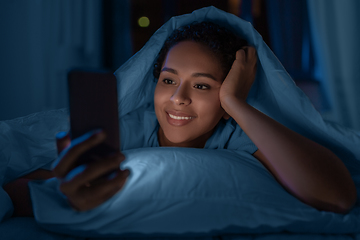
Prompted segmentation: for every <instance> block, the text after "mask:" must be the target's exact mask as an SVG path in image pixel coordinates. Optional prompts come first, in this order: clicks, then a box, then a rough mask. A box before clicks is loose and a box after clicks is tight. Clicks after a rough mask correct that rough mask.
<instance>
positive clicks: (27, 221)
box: [0, 217, 360, 240]
mask: <svg viewBox="0 0 360 240" xmlns="http://www.w3.org/2000/svg"><path fill="white" fill-rule="evenodd" d="M0 239H1V240H18V239H19V240H24V239H26V240H85V239H89V238H81V237H74V236H70V235H66V234H59V233H52V232H49V231H46V230H44V229H42V228H40V227H39V226H38V225H37V223H36V221H35V219H33V218H25V217H24V218H21V217H20V218H10V219H8V220H6V221H5V222H3V223H1V224H0ZM91 239H92V240H101V239H102V238H91ZM112 239H114V240H145V239H151V240H180V239H184V240H360V234H307V233H302V234H296V233H288V232H283V233H268V234H264V233H263V234H243V235H219V236H204V237H195V238H194V237H188V238H184V237H176V236H173V237H153V238H149V237H138V238H126V237H123V238H112Z"/></svg>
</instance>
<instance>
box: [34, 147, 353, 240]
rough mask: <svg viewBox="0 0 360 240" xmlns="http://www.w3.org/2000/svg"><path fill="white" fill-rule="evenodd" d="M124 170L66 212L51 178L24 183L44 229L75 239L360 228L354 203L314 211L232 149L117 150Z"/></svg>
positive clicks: (251, 160) (262, 169) (262, 167)
mask: <svg viewBox="0 0 360 240" xmlns="http://www.w3.org/2000/svg"><path fill="white" fill-rule="evenodd" d="M124 154H125V156H126V158H127V160H126V161H125V162H123V163H122V167H124V168H129V169H130V170H131V175H130V176H129V179H128V181H127V183H126V184H125V186H124V188H123V189H122V190H121V191H120V192H118V193H117V194H116V195H115V196H114V197H112V198H111V199H110V200H108V201H107V202H105V203H103V204H102V205H100V206H99V207H97V208H95V209H92V210H89V211H86V212H76V211H74V210H72V209H71V208H70V207H69V205H68V204H67V202H66V199H65V198H64V197H63V196H62V194H61V193H60V192H59V190H58V187H57V186H58V181H57V180H56V179H50V180H47V181H39V182H31V183H30V190H31V197H32V201H33V207H34V214H35V218H36V220H37V221H38V223H39V224H40V225H41V226H43V227H44V228H46V229H48V230H51V231H55V232H59V233H67V234H73V235H76V236H82V237H100V236H101V237H114V236H143V235H144V234H146V236H151V235H154V236H169V235H177V236H179V235H180V236H181V235H184V236H185V235H186V236H199V235H217V234H221V233H269V232H280V231H290V232H321V233H351V232H356V231H358V229H360V223H359V220H358V216H359V210H360V209H359V208H357V209H354V210H353V213H350V214H348V215H347V216H346V217H344V216H343V215H341V214H335V213H330V212H321V211H318V210H316V209H314V208H312V207H310V206H308V205H306V204H304V203H302V202H300V201H299V200H298V199H296V198H295V197H294V196H292V195H291V194H289V193H288V192H287V191H286V190H284V189H283V188H282V186H280V185H279V184H278V183H277V181H276V180H275V179H274V178H273V176H272V175H271V174H270V173H269V172H268V171H267V170H266V168H265V167H264V166H263V165H262V164H261V163H260V162H259V161H258V160H256V159H255V158H254V157H253V156H252V155H250V154H246V153H242V152H236V151H231V150H208V149H193V148H142V149H134V150H127V151H124Z"/></svg>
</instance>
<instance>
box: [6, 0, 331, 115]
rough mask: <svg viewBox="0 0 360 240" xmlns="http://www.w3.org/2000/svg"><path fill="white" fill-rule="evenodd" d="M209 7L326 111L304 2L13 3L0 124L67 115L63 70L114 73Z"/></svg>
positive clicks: (118, 0)
mask: <svg viewBox="0 0 360 240" xmlns="http://www.w3.org/2000/svg"><path fill="white" fill-rule="evenodd" d="M211 5H212V6H215V7H217V8H219V9H222V10H224V11H227V12H231V13H233V14H235V15H237V16H239V17H241V18H243V19H245V20H247V21H249V22H251V23H252V24H253V25H254V27H255V28H256V29H257V30H258V31H259V32H260V34H261V35H262V36H263V38H264V40H265V42H266V43H267V44H268V45H269V47H270V48H271V49H272V50H273V51H274V53H275V54H276V55H277V57H278V58H279V60H280V61H281V62H282V63H283V64H284V66H285V68H286V69H287V70H288V72H289V73H290V75H291V76H292V77H293V78H294V80H295V81H296V83H297V84H298V85H299V86H300V87H301V88H302V89H303V90H304V91H305V92H306V93H307V94H308V96H309V97H310V99H311V100H312V102H313V103H314V105H315V107H316V108H317V109H318V110H319V111H324V110H326V109H327V108H329V103H328V101H327V100H326V98H325V95H326V94H322V92H321V90H320V88H319V82H318V81H317V80H316V78H315V77H314V57H313V52H312V44H311V40H310V39H311V35H310V31H309V21H308V16H307V5H306V1H301V0H299V1H286V0H268V1H266V0H196V1H195V0H174V1H169V0H151V1H149V0H104V1H101V0H76V1H69V0H54V1H46V0H34V1H27V0H13V1H1V2H0V18H1V21H0V31H1V35H2V37H1V40H0V43H1V44H0V46H1V48H0V50H1V54H0V66H1V71H0V120H5V119H12V118H16V117H20V116H24V115H27V114H31V113H33V112H38V111H43V110H49V109H58V108H63V107H67V89H66V74H67V71H68V70H69V69H71V68H74V67H82V68H96V69H107V70H109V71H115V70H116V69H117V68H118V67H119V66H121V64H123V63H124V62H125V61H126V60H127V59H128V58H130V57H131V56H132V55H133V54H134V53H136V52H137V51H138V50H139V49H141V47H142V46H143V45H144V44H145V43H146V41H147V40H148V39H149V38H150V36H151V35H152V34H153V33H154V32H155V31H156V30H157V29H158V28H159V27H160V26H161V25H163V24H164V23H165V22H166V21H167V20H169V19H170V18H171V17H172V16H176V15H181V14H185V13H191V12H192V11H193V10H196V9H199V8H202V7H206V6H211ZM142 16H146V17H148V18H149V20H150V25H149V26H148V27H140V26H139V25H138V22H137V21H138V19H139V18H140V17H142Z"/></svg>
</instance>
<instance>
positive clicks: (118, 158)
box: [62, 153, 125, 192]
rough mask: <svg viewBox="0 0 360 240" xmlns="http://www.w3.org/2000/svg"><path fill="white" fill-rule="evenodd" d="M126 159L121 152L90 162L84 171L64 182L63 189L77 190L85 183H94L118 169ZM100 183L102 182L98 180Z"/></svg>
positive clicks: (66, 190)
mask: <svg viewBox="0 0 360 240" xmlns="http://www.w3.org/2000/svg"><path fill="white" fill-rule="evenodd" d="M124 160H125V156H124V155H123V154H121V153H116V154H114V155H111V156H108V157H104V158H101V159H99V160H97V161H94V162H91V163H89V164H88V165H87V166H86V167H85V169H84V170H83V171H81V172H80V173H79V174H77V175H75V176H74V177H72V178H71V179H68V180H67V181H65V182H64V184H63V186H62V187H63V189H62V190H63V191H64V192H68V191H75V190H76V189H78V188H81V187H82V186H84V185H87V184H89V183H92V182H94V181H96V180H97V179H99V178H100V177H102V176H103V175H105V174H107V173H110V172H112V171H114V170H118V169H119V167H120V163H121V162H122V161H124ZM98 183H100V182H99V181H98Z"/></svg>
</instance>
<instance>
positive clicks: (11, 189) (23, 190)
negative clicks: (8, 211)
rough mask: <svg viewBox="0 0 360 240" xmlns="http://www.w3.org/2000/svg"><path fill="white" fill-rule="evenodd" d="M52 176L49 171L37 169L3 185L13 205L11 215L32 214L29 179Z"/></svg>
mask: <svg viewBox="0 0 360 240" xmlns="http://www.w3.org/2000/svg"><path fill="white" fill-rule="evenodd" d="M52 177H53V174H52V172H51V171H48V170H44V169H38V170H36V171H34V172H31V173H29V174H27V175H25V176H22V177H21V178H19V179H16V180H15V181H13V182H10V183H8V184H6V185H5V186H4V190H5V192H6V193H7V194H8V195H9V197H10V199H11V201H12V203H13V205H14V212H13V217H33V216H34V214H33V210H32V204H31V198H30V192H29V188H28V182H29V181H31V180H41V179H48V178H52Z"/></svg>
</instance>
